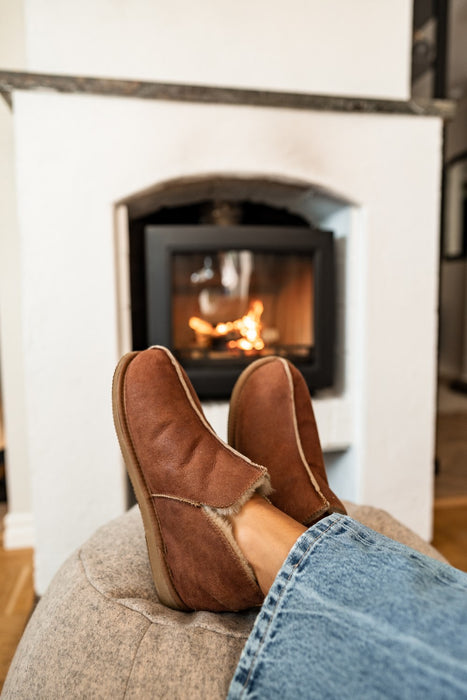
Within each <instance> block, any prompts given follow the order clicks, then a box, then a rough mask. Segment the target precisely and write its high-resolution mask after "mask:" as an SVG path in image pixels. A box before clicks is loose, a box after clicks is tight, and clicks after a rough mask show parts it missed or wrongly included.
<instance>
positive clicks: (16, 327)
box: [0, 99, 34, 549]
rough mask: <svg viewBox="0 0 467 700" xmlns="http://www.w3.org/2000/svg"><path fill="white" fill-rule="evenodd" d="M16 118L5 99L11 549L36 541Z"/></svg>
mask: <svg viewBox="0 0 467 700" xmlns="http://www.w3.org/2000/svg"><path fill="white" fill-rule="evenodd" d="M14 180H15V168H14V151H13V116H12V113H11V111H10V109H9V107H8V106H7V104H6V102H5V101H4V100H2V99H0V183H1V186H0V231H1V236H0V353H1V371H2V401H3V415H4V423H5V435H6V473H7V493H8V515H7V518H6V523H5V533H4V545H5V547H6V548H7V549H11V548H16V547H23V546H32V544H33V539H34V532H33V522H32V504H31V489H30V475H29V458H28V448H27V446H28V441H27V440H25V435H27V425H26V423H27V419H26V407H25V387H24V366H23V347H24V344H23V334H22V318H23V314H22V308H21V291H20V290H21V273H20V267H21V263H20V239H19V233H18V221H17V215H16V192H15V183H14Z"/></svg>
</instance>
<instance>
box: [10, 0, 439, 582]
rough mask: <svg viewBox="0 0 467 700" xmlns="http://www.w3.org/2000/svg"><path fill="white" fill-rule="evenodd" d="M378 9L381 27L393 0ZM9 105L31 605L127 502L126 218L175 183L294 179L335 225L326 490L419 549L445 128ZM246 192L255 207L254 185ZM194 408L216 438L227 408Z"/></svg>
mask: <svg viewBox="0 0 467 700" xmlns="http://www.w3.org/2000/svg"><path fill="white" fill-rule="evenodd" d="M318 4H319V3H318ZM318 4H317V3H311V4H310V7H311V5H313V8H314V10H313V11H315V12H318V10H317V8H318ZM319 5H320V6H321V5H322V4H319ZM359 5H361V6H362V8H363V6H365V8H366V9H365V12H366V11H367V10H368V7H369V6H370V5H372V4H371V3H365V2H363V0H361V2H360V3H359ZM382 5H384V6H385V8H386V11H387V12H386V11H385V12H386V14H384V13H383V14H384V17H383V18H382V19H383V20H385V21H386V20H387V18H388V17H389V16H390V15H391V12H392V8H393V5H392V4H391V3H382ZM32 6H33V7H34V3H32ZM372 6H373V5H372ZM399 6H400V7H402V6H403V7H404V13H403V14H404V18H403V22H402V24H403V25H404V27H405V26H408V23H409V22H408V15H407V16H406V14H405V6H406V3H405V1H404V2H402V0H401V2H399ZM89 7H90V5H89ZM36 9H37V8H36ZM396 34H397V32H396ZM395 47H396V48H397V46H396V44H395ZM36 50H37V44H36ZM395 54H396V52H395V51H394V55H395ZM43 56H47V51H46V50H44V49H43ZM49 58H50V56H49ZM341 58H342V60H341V65H342V64H343V61H344V58H343V57H341ZM37 67H38V69H41V68H42V69H44V68H46V69H49V70H50V63H49V64H47V62H45V63H44V62H43V63H42V65H41V64H40V61H39V62H38V66H37ZM67 68H68V70H70V72H71V71H72V69H73V68H75V70H76V66H75V67H74V66H73V65H72V64H69V65H68V66H67ZM243 69H245V66H243ZM338 75H339V73H338V71H337V72H336V76H338ZM372 75H373V78H374V74H372ZM146 77H147V76H146ZM263 77H264V76H263ZM244 78H245V74H244V75H243V77H242V78H241V79H240V80H239V82H240V83H241V84H243V85H245V84H246V85H248V82H247V83H245V80H244ZM331 82H332V81H331ZM402 83H403V80H402V81H399V82H398V84H397V86H396V87H394V86H393V87H392V88H391V87H390V86H389V87H388V84H387V85H386V88H385V96H388V97H390V96H391V95H392V96H393V97H398V98H401V97H402V98H403V97H404V96H403V95H402V94H401V92H402V90H401V89H400V88H401V85H402ZM267 87H268V88H269V89H273V88H274V87H275V86H274V85H273V84H268V85H267ZM276 87H277V86H276ZM298 87H299V86H297V89H298ZM369 92H371V91H369ZM396 93H398V94H396ZM376 94H377V91H376ZM12 96H13V126H14V144H13V146H14V155H13V161H14V168H15V198H16V211H17V230H18V233H19V239H18V238H15V246H17V247H16V248H15V250H16V253H15V254H16V255H17V265H18V276H17V277H15V279H12V280H11V288H15V290H16V292H17V293H18V294H19V297H18V298H16V300H15V304H16V306H15V308H16V309H18V313H17V315H16V318H15V319H14V321H15V323H16V324H17V326H15V328H16V331H15V336H14V338H13V335H11V336H9V337H7V336H6V334H5V335H4V336H3V337H2V345H3V349H2V350H3V356H4V361H3V365H4V366H3V370H4V372H5V373H8V371H9V369H10V368H12V372H13V373H12V374H11V375H10V380H8V381H7V382H4V386H3V389H4V394H5V397H4V398H5V406H6V410H7V411H8V406H13V405H15V411H12V412H11V413H10V416H13V415H14V416H15V417H16V418H18V420H17V421H16V423H15V422H14V421H13V419H12V418H11V419H10V434H11V437H12V441H10V445H11V458H10V464H11V471H12V474H13V473H14V469H15V465H14V460H15V458H16V456H17V455H19V457H21V459H22V460H23V462H25V461H26V462H27V464H28V474H29V477H28V478H29V485H28V487H29V486H30V488H31V507H30V509H29V510H27V509H25V508H23V509H22V508H21V507H19V508H15V506H14V505H13V507H12V508H11V509H10V511H9V514H8V516H7V518H6V535H5V538H6V543H7V545H8V544H9V545H10V546H15V545H16V544H18V543H23V544H27V543H28V537H30V536H32V534H34V538H35V553H36V589H37V591H38V593H42V592H43V591H44V589H45V587H46V585H47V584H48V582H49V581H50V578H51V576H52V575H53V573H54V571H55V570H56V569H57V567H58V566H59V564H60V563H61V562H62V561H63V559H64V558H65V557H66V556H67V555H68V554H69V553H70V552H71V551H72V550H73V549H74V548H75V547H77V546H78V545H79V544H80V543H81V542H82V541H83V540H84V539H85V538H86V537H87V536H88V535H90V534H91V533H92V532H93V531H94V530H95V528H96V527H98V526H99V525H100V524H102V523H104V522H105V521H107V520H108V519H109V518H112V517H114V516H116V515H118V514H120V513H121V512H122V511H123V510H124V509H125V508H126V507H127V481H126V477H125V471H124V467H123V463H122V460H121V456H120V453H119V449H118V445H117V440H116V438H115V434H114V429H113V424H112V416H111V403H110V387H111V380H112V374H113V369H114V367H115V365H116V363H117V361H118V359H119V357H120V355H121V354H122V353H124V352H126V351H127V350H130V349H131V347H132V340H131V324H130V313H129V311H130V303H131V301H130V296H129V285H128V275H129V270H128V216H129V215H131V213H132V211H134V208H135V207H137V206H141V203H145V204H144V206H146V205H147V206H150V203H151V198H152V197H155V196H156V195H157V193H158V192H160V191H161V189H163V188H164V187H166V186H167V183H180V182H184V181H185V182H196V181H202V180H206V179H212V180H215V179H216V178H229V177H230V178H243V179H244V180H245V181H246V182H247V181H249V180H255V179H256V180H267V181H270V182H277V183H279V184H280V183H291V184H294V185H297V186H299V188H300V189H301V192H302V195H301V199H300V201H294V202H290V201H289V202H285V206H290V207H292V208H293V209H294V210H297V211H301V212H302V213H303V214H304V215H306V216H307V217H309V218H310V220H312V221H313V222H314V223H315V224H316V225H318V226H321V227H323V228H327V229H331V230H333V231H334V233H335V236H336V244H337V245H336V248H337V254H338V261H337V263H338V264H337V271H338V274H337V286H338V319H339V321H338V338H337V363H338V374H337V379H336V383H335V386H334V388H332V389H329V390H326V391H323V392H320V393H319V394H318V395H317V396H316V399H315V402H314V405H315V413H316V417H317V422H318V426H319V430H320V434H321V437H322V443H323V448H324V451H325V458H326V463H327V466H328V470H329V476H330V480H331V484H332V485H333V487H334V488H335V489H336V491H337V492H338V494H339V496H340V497H342V498H344V499H350V500H353V501H356V502H359V503H365V504H369V505H375V506H378V507H381V508H384V509H386V510H388V511H390V513H391V514H392V515H394V516H395V517H397V518H399V519H400V520H401V521H403V522H404V523H405V524H406V525H408V526H409V527H412V528H413V529H414V530H415V531H416V532H418V533H419V534H420V535H422V536H423V537H425V538H429V537H430V535H431V517H432V515H431V511H432V486H433V472H434V454H433V452H434V425H435V418H434V416H435V386H436V385H435V377H436V342H437V285H438V221H439V189H440V173H441V140H442V120H441V119H440V118H439V117H436V116H431V117H430V116H415V115H409V114H390V113H388V112H387V111H386V112H384V113H376V112H371V111H366V112H365V111H363V112H361V113H360V112H357V111H349V112H344V111H339V112H338V111H332V108H331V107H330V108H329V110H328V111H322V110H319V111H318V110H314V109H312V108H310V109H293V108H290V107H258V106H245V105H241V104H201V103H195V102H192V103H186V102H177V101H164V100H160V99H157V100H151V99H137V98H133V99H130V98H128V97H123V96H122V97H118V96H105V95H91V94H86V93H85V92H83V93H78V94H71V93H65V94H58V93H54V92H47V91H42V90H39V91H33V90H21V89H15V90H14V91H13V93H12ZM250 196H251V197H252V198H253V199H255V198H256V201H261V196H262V195H261V192H260V191H257V192H253V193H251V195H250ZM18 240H19V243H20V244H19V246H18V245H17V243H18ZM11 323H13V320H12V321H11ZM18 326H20V328H18ZM11 327H13V326H11ZM18 339H19V340H18ZM13 374H14V376H13ZM15 382H16V384H15ZM18 382H19V384H18ZM18 386H21V392H22V393H21V406H20V407H19V408H18V400H17V399H18V394H17V393H16V394H15V391H16V388H17V387H18ZM15 401H16V403H15ZM205 410H206V414H207V417H208V419H209V420H210V421H211V422H212V424H213V426H214V428H215V429H216V430H217V431H218V432H219V433H220V434H221V435H222V436H224V437H225V435H226V418H227V411H228V406H227V403H226V402H209V403H208V404H206V405H205ZM15 425H21V426H22V428H23V430H22V431H21V434H19V431H18V430H16V432H15ZM7 428H8V416H7ZM20 452H21V454H19V453H20ZM11 481H12V483H13V482H14V477H12V480H11ZM16 485H17V482H16ZM31 541H32V539H29V542H31Z"/></svg>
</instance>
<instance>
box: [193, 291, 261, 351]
mask: <svg viewBox="0 0 467 700" xmlns="http://www.w3.org/2000/svg"><path fill="white" fill-rule="evenodd" d="M263 310H264V306H263V302H262V301H260V300H259V299H255V300H254V301H252V302H251V305H250V308H249V310H248V313H246V314H245V316H242V317H241V318H237V319H236V320H235V321H226V322H224V323H218V324H217V325H216V326H213V325H212V324H211V323H209V322H208V321H205V320H204V319H202V318H199V317H198V316H192V317H191V318H190V320H189V321H188V324H189V326H190V328H192V329H193V330H194V331H195V333H196V335H197V336H198V335H201V336H209V337H211V338H220V337H224V336H227V335H229V334H235V335H239V336H240V337H239V338H237V339H235V340H234V339H232V340H228V341H227V347H228V348H230V349H231V350H237V349H239V350H244V351H245V352H248V351H251V350H262V349H263V348H264V340H263V339H262V338H261V329H262V324H261V315H262V313H263Z"/></svg>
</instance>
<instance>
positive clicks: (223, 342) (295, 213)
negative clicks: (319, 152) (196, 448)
mask: <svg viewBox="0 0 467 700" xmlns="http://www.w3.org/2000/svg"><path fill="white" fill-rule="evenodd" d="M313 197H315V198H317V200H319V198H320V195H319V193H317V192H311V191H310V188H309V186H308V187H305V186H303V185H301V184H298V185H297V184H295V183H294V184H292V183H282V182H277V181H268V180H253V179H244V178H215V179H213V180H197V181H188V182H186V181H185V182H176V183H169V184H168V185H167V186H165V187H162V188H160V189H159V190H157V191H153V192H152V193H146V194H144V195H141V196H140V197H139V198H134V199H133V200H132V201H130V202H128V203H127V206H128V212H129V258H130V294H131V328H132V346H133V349H135V350H140V349H143V348H145V347H147V346H149V345H153V344H162V345H166V346H168V347H170V348H171V349H172V350H173V352H174V354H175V355H176V356H177V357H178V359H179V360H180V362H181V363H182V365H183V366H184V367H185V369H186V371H187V372H188V375H189V376H190V379H191V380H192V382H193V384H194V386H195V389H196V390H197V392H198V394H199V395H200V397H201V398H203V399H212V398H226V397H228V396H229V395H230V392H231V390H232V387H233V385H234V383H235V381H236V379H237V377H238V375H239V374H240V372H241V371H242V369H243V368H244V367H245V366H246V365H247V364H249V363H250V362H252V361H253V360H255V359H257V358H259V357H264V356H267V355H272V354H277V355H280V356H283V357H287V358H288V359H290V360H291V361H293V362H294V363H295V364H296V365H297V366H298V367H299V368H300V369H301V371H302V372H303V374H304V376H305V378H306V380H307V382H308V386H309V388H310V391H311V392H314V391H316V390H317V389H322V388H327V387H331V386H333V383H334V357H335V325H336V322H335V273H334V236H333V231H329V230H322V229H321V228H318V227H317V226H315V225H314V224H313V221H312V219H313V213H312V212H313V207H310V198H311V200H312V199H313Z"/></svg>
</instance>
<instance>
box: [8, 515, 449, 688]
mask: <svg viewBox="0 0 467 700" xmlns="http://www.w3.org/2000/svg"><path fill="white" fill-rule="evenodd" d="M346 505H347V507H348V509H349V515H351V516H352V517H354V518H356V519H357V520H360V521H361V522H363V523H364V524H365V525H368V526H369V527H372V528H373V529H375V530H378V531H379V532H382V533H383V534H385V535H387V536H388V537H392V538H394V539H397V540H399V541H400V542H403V543H405V544H408V545H409V546H411V547H413V548H415V549H418V550H419V551H422V552H424V553H426V554H428V555H430V556H433V557H435V558H438V559H442V557H441V555H439V554H438V553H437V552H436V550H434V549H433V548H432V547H431V546H430V545H428V544H427V543H426V542H424V541H423V540H422V539H420V538H419V537H418V536H417V535H415V534H414V533H412V532H411V531H410V530H408V529H407V528H405V527H403V526H402V525H401V524H400V523H398V522H397V521H396V520H394V518H392V517H391V516H389V515H388V514H387V513H384V512H383V511H381V510H378V509H375V508H370V507H366V506H355V505H352V504H346ZM254 619H255V612H254V611H253V612H246V613H208V612H196V613H186V612H177V611H175V610H170V609H168V608H166V607H164V606H163V605H161V604H160V603H159V602H158V599H157V595H156V593H155V590H154V587H153V584H152V579H151V573H150V569H149V563H148V558H147V554H146V545H145V540H144V531H143V526H142V522H141V517H140V513H139V509H138V508H137V507H136V506H135V507H134V508H132V509H131V510H130V511H129V512H128V513H125V515H122V516H121V517H119V518H117V519H116V520H114V521H113V522H111V523H109V524H108V525H106V526H104V527H102V528H101V529H100V530H98V532H97V533H96V534H95V535H94V536H93V537H91V539H90V540H88V541H87V542H86V543H85V544H84V545H83V546H82V547H81V548H80V549H79V550H78V551H77V552H76V553H75V554H73V555H72V556H71V557H70V558H69V559H68V561H67V562H66V563H65V564H64V565H63V566H62V568H61V569H60V570H59V571H58V573H57V574H56V576H55V578H54V580H53V581H52V583H51V585H50V587H49V589H48V591H47V592H46V594H45V595H44V596H43V598H42V599H41V601H40V603H39V605H38V606H37V608H36V610H35V612H34V614H33V616H32V617H31V620H30V622H29V624H28V626H27V628H26V631H25V633H24V635H23V637H22V640H21V642H20V645H19V647H18V649H17V652H16V655H15V657H14V659H13V662H12V665H11V667H10V671H9V674H8V677H7V679H6V682H5V685H4V688H3V693H2V698H5V699H7V698H21V699H23V698H35V700H40V699H44V700H54V698H60V700H62V699H63V698H105V699H106V700H107V699H108V698H112V699H115V700H116V699H117V698H165V697H167V698H209V699H211V698H225V696H226V693H227V689H228V686H229V683H230V680H231V678H232V675H233V673H234V670H235V667H236V665H237V661H238V658H239V656H240V653H241V651H242V648H243V645H244V643H245V640H246V639H247V637H248V634H249V632H250V629H251V627H252V625H253V622H254Z"/></svg>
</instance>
